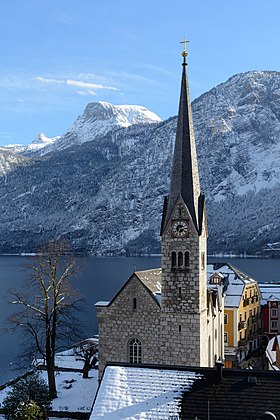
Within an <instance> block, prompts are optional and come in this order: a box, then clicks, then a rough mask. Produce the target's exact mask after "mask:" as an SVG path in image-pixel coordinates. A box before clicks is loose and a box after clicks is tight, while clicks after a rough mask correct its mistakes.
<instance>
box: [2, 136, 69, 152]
mask: <svg viewBox="0 0 280 420" xmlns="http://www.w3.org/2000/svg"><path fill="white" fill-rule="evenodd" d="M60 137H61V136H56V137H47V136H46V135H45V134H44V133H40V134H38V136H37V137H36V139H34V140H33V141H32V143H30V144H28V145H27V146H23V145H22V144H8V145H7V146H4V149H7V150H10V151H11V152H15V153H19V154H22V155H27V156H32V155H36V154H38V153H39V154H42V155H43V154H44V149H45V148H46V147H47V146H51V145H53V144H54V143H55V142H56V141H57V140H58V139H60Z"/></svg>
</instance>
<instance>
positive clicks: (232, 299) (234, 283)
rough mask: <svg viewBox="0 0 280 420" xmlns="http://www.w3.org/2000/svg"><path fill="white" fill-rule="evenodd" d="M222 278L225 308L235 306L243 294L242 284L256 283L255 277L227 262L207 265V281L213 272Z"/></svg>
mask: <svg viewBox="0 0 280 420" xmlns="http://www.w3.org/2000/svg"><path fill="white" fill-rule="evenodd" d="M217 273H219V275H220V276H221V277H222V278H223V282H224V292H225V308H229V307H233V308H237V307H238V306H239V304H240V299H241V297H242V294H243V290H244V286H246V285H250V284H254V283H257V281H256V280H255V279H253V278H252V277H250V276H249V275H248V274H246V273H244V272H243V271H241V270H239V268H236V267H234V266H233V265H231V264H228V263H214V264H208V265H207V281H208V282H209V281H210V278H211V277H212V276H213V274H217Z"/></svg>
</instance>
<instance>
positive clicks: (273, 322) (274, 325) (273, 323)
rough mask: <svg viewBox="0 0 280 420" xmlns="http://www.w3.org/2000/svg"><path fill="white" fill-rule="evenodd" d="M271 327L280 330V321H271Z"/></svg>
mask: <svg viewBox="0 0 280 420" xmlns="http://www.w3.org/2000/svg"><path fill="white" fill-rule="evenodd" d="M271 329H272V330H278V321H271Z"/></svg>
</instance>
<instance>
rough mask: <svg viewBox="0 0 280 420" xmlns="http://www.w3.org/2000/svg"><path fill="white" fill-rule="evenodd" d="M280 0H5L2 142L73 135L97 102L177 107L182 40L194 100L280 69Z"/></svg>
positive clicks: (0, 66)
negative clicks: (255, 73)
mask: <svg viewBox="0 0 280 420" xmlns="http://www.w3.org/2000/svg"><path fill="white" fill-rule="evenodd" d="M279 16H280V2H279V0H268V1H266V2H264V1H261V0H254V1H252V0H242V1H241V0H235V1H234V2H227V1H224V0H223V1H220V0H216V1H215V0H212V1H209V0H196V1H192V2H190V1H188V0H185V1H182V0H169V1H167V0H161V1H159V0H138V1H134V0H107V1H100V0H98V1H96V0H24V1H23V0H9V1H2V2H1V5H0V19H1V25H0V56H1V60H0V109H1V112H0V145H4V144H9V143H21V144H27V143H30V142H31V141H32V140H33V139H34V138H35V137H36V136H37V135H38V134H39V133H40V132H44V133H45V134H46V135H47V136H49V137H51V136H55V135H60V134H63V133H65V131H66V130H67V128H69V127H70V126H71V125H72V123H73V122H74V120H75V118H76V117H77V116H78V115H80V114H81V113H82V111H83V110H84V108H85V106H86V104H87V103H89V102H93V101H109V102H112V103H114V104H136V105H143V106H146V107H147V108H149V109H151V110H152V111H154V112H156V113H157V114H158V115H159V116H160V117H161V118H163V119H165V118H168V117H170V116H172V115H175V114H176V113H177V106H178V95H179V84H180V75H181V65H180V63H181V57H180V52H181V50H182V46H181V45H180V44H179V42H180V41H181V40H182V39H183V38H184V36H186V37H187V39H189V40H190V43H189V44H188V50H189V57H188V62H189V81H190V88H191V96H192V98H193V99H194V98H196V97H197V96H199V95H200V94H202V93H203V92H205V91H207V90H209V89H211V88H212V87H214V86H215V85H217V84H219V83H222V82H224V81H226V80H227V79H228V78H229V77H230V76H232V75H234V74H236V73H240V72H244V71H248V70H277V71H278V70H279V69H280V54H279V45H280V26H279Z"/></svg>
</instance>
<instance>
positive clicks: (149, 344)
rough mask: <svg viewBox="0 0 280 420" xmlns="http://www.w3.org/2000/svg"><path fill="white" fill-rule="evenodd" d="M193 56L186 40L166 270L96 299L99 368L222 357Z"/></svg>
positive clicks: (167, 210) (165, 226)
mask: <svg viewBox="0 0 280 420" xmlns="http://www.w3.org/2000/svg"><path fill="white" fill-rule="evenodd" d="M187 55H188V53H187V51H186V42H185V47H184V51H183V53H182V57H183V63H182V80H181V92H180V101H179V112H178V123H177V131H176V140H175V147H174V154H173V164H172V173H171V182H170V189H169V195H168V196H167V197H166V198H165V200H164V205H163V212H162V223H161V232H160V235H161V246H162V261H161V268H156V269H152V270H145V271H141V272H134V273H133V274H132V275H131V277H130V278H129V279H128V280H127V281H126V283H125V284H124V285H123V287H122V288H121V289H120V290H119V292H118V293H117V294H116V295H115V296H114V297H113V299H112V300H111V301H110V302H98V303H97V304H96V308H97V318H98V324H99V364H100V374H102V372H103V370H104V368H105V366H106V364H107V363H111V362H114V363H124V362H127V363H135V364H141V363H145V364H155V365H168V366H197V367H199V366H201V367H212V366H214V364H215V362H216V360H218V359H219V358H221V359H223V356H224V344H223V343H224V326H223V325H224V304H223V292H222V286H221V285H219V284H207V234H208V231H207V216H206V207H205V197H204V195H203V193H202V192H201V190H200V182H199V171H198V162H197V157H196V146H195V137H194V129H193V121H192V111H191V102H190V94H189V84H188V78H187V62H186V59H187ZM210 283H211V282H210Z"/></svg>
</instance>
